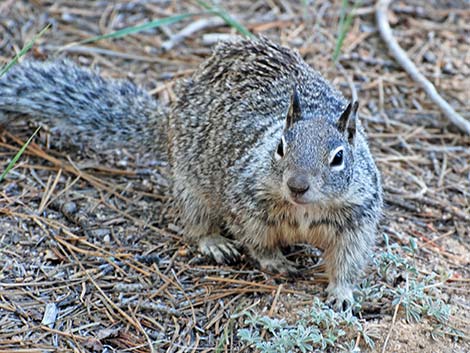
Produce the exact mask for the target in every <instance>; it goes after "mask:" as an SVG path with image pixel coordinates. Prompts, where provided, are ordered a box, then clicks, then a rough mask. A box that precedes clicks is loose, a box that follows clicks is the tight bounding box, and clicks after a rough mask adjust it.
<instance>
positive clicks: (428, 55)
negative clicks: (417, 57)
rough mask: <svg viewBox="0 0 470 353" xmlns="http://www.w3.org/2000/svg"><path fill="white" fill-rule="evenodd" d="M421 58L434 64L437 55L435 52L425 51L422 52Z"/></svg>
mask: <svg viewBox="0 0 470 353" xmlns="http://www.w3.org/2000/svg"><path fill="white" fill-rule="evenodd" d="M423 59H424V61H426V62H428V63H430V64H435V63H436V60H437V57H436V54H434V53H433V52H431V51H427V52H425V53H424V55H423Z"/></svg>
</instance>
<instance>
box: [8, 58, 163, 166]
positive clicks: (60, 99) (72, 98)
mask: <svg viewBox="0 0 470 353" xmlns="http://www.w3.org/2000/svg"><path fill="white" fill-rule="evenodd" d="M0 93H1V94H0V124H2V125H6V124H8V123H11V122H13V121H14V120H15V119H17V117H18V115H19V114H26V115H28V116H29V117H30V120H33V121H37V122H39V123H41V124H47V125H50V126H51V127H53V129H57V130H60V131H61V132H63V133H65V134H66V135H67V137H69V138H70V139H72V143H78V144H83V143H87V142H90V143H91V144H92V146H94V147H96V148H97V149H102V148H104V149H110V148H114V147H121V148H129V149H131V150H133V151H139V150H140V151H148V152H151V153H153V154H155V153H157V154H158V155H159V157H160V155H162V153H161V152H162V151H165V152H166V147H163V146H160V143H162V144H163V145H166V139H165V137H164V136H165V129H164V127H165V125H166V124H165V122H166V116H167V114H166V112H165V109H164V108H163V107H162V106H160V105H159V104H158V102H157V101H156V100H155V99H153V98H152V97H151V96H150V95H149V94H148V93H147V92H145V91H144V90H143V89H142V88H140V87H138V86H136V85H134V84H133V83H131V82H130V81H127V80H114V79H109V78H106V79H105V78H103V77H102V76H100V75H99V74H98V73H96V72H94V71H91V70H88V69H85V68H81V67H79V66H77V65H76V64H74V63H73V62H71V61H68V60H56V61H48V62H38V61H25V62H23V63H21V64H18V65H15V66H13V67H12V68H11V69H10V70H9V71H8V72H7V73H6V74H5V75H4V76H3V77H1V78H0ZM162 156H163V155H162Z"/></svg>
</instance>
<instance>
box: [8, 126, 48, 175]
mask: <svg viewBox="0 0 470 353" xmlns="http://www.w3.org/2000/svg"><path fill="white" fill-rule="evenodd" d="M40 128H41V127H38V128H37V129H36V131H34V133H33V134H32V135H31V136H30V138H29V139H28V141H26V143H25V144H24V145H23V146H21V148H20V150H19V151H18V153H17V154H16V155H15V157H13V159H12V160H11V161H10V163H8V165H7V167H6V169H5V170H4V171H3V173H2V174H1V175H0V182H2V181H3V179H5V177H6V176H7V174H8V173H9V172H10V170H11V169H12V168H13V167H14V166H15V164H16V162H18V159H20V157H21V155H22V154H23V153H24V151H25V150H26V148H27V147H28V145H29V144H30V143H31V141H32V140H33V138H34V136H36V134H37V133H38V131H39V129H40Z"/></svg>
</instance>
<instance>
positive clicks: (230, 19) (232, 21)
mask: <svg viewBox="0 0 470 353" xmlns="http://www.w3.org/2000/svg"><path fill="white" fill-rule="evenodd" d="M197 3H198V4H199V6H201V7H203V8H204V9H206V10H208V11H209V12H211V13H213V14H215V15H217V16H219V17H220V18H222V19H223V20H224V21H225V23H227V24H228V25H229V26H231V27H233V28H235V29H236V30H237V31H238V32H240V34H242V35H244V36H245V37H249V38H252V37H254V35H253V33H251V32H250V31H249V30H248V29H247V28H246V27H245V26H243V25H242V24H241V23H240V22H238V21H237V20H236V19H234V18H233V17H232V16H231V15H230V14H229V13H228V12H227V11H225V10H224V9H222V8H220V7H216V6H214V5H211V4H209V3H208V2H206V1H204V0H197Z"/></svg>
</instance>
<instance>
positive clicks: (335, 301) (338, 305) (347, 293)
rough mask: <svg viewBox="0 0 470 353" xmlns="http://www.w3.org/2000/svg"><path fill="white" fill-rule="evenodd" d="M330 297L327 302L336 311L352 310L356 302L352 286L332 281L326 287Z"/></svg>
mask: <svg viewBox="0 0 470 353" xmlns="http://www.w3.org/2000/svg"><path fill="white" fill-rule="evenodd" d="M326 291H327V292H328V298H327V300H326V303H327V304H328V305H329V306H331V307H332V308H333V309H335V310H336V311H346V310H350V309H351V307H352V304H353V303H354V297H353V293H352V287H351V286H350V285H338V284H334V283H330V284H329V285H328V288H327V289H326Z"/></svg>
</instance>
